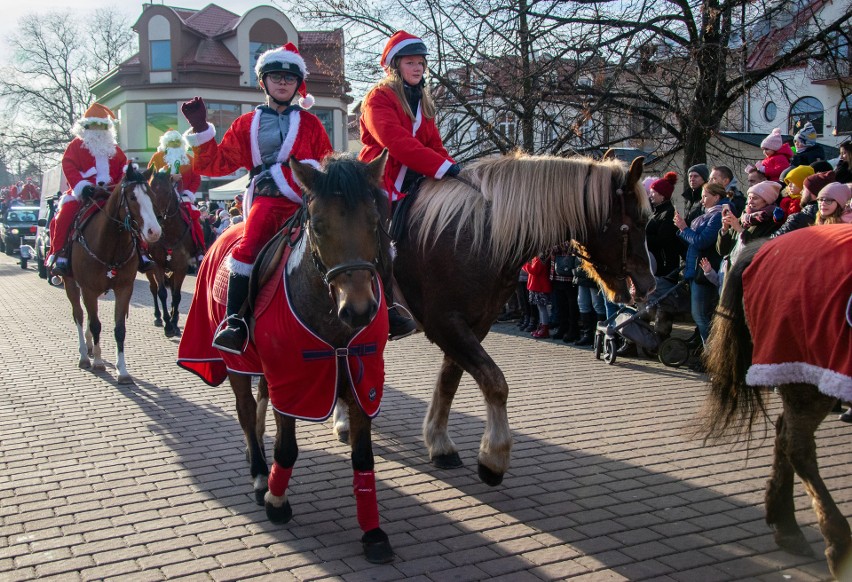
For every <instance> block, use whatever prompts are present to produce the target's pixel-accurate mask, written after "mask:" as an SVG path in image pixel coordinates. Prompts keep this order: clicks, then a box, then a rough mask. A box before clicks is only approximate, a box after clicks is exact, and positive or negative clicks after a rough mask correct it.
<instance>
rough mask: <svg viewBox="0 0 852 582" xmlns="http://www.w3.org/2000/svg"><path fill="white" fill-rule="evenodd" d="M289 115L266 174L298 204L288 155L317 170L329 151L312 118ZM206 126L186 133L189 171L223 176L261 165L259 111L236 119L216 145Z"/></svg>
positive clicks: (320, 127)
mask: <svg viewBox="0 0 852 582" xmlns="http://www.w3.org/2000/svg"><path fill="white" fill-rule="evenodd" d="M289 115H290V129H289V131H288V132H287V136H286V137H285V138H284V143H282V144H281V149H280V150H279V151H278V158H277V159H278V162H280V163H279V164H278V165H276V166H274V167H272V168H270V171H271V173H272V176H273V178H275V183H276V185H277V186H278V189H279V190H280V191H281V193H282V194H283V195H284V196H285V197H287V198H288V199H290V200H292V201H293V202H297V203H301V201H302V190H301V189H300V188H299V185H298V184H297V183H296V181H295V180H294V179H293V174H292V172H291V171H290V166H289V165H288V161H289V159H290V156H295V157H296V159H297V160H299V161H301V162H308V163H312V164H313V165H316V166H317V167H319V164H320V162H321V161H322V160H323V158H325V156H327V155H328V154H330V153H331V152H332V147H331V142H330V141H329V139H328V134H327V133H326V132H325V128H324V127H323V125H322V122H321V121H320V120H319V118H317V116H316V115H313V114H312V113H308V112H307V111H301V110H298V109H296V110H293V111H291V112H290V114H289ZM207 126H208V127H207V130H206V131H203V132H201V133H187V134H186V139H187V141H188V142H189V145H191V146H192V147H193V152H194V153H195V157H194V159H193V161H192V169H193V170H195V171H196V172H198V173H199V174H201V175H203V176H226V175H228V174H230V173H232V172H234V171H235V170H237V169H239V168H245V169H247V170H251V169H252V168H254V167H255V166H259V165H260V164H262V163H263V160H262V159H261V157H260V148H259V146H258V129H259V128H260V110H259V108H258V109H255V110H254V111H253V112H251V113H246V114H244V115H241V116H239V117H238V118H237V119H236V121H234V123H233V124H232V125H231V127H230V128H229V129H228V131H226V132H225V135H224V137H222V143H219V144H217V143H216V140H215V137H216V129H215V128H214V127H213V125H212V124H209V123H208V124H207ZM249 192H251V189H249ZM246 198H250V196H247V197H246ZM243 204H245V206H246V211H247V212H248V211H249V210H250V208H249V207H250V205H251V201H250V199H249V200H245V201H244V202H243Z"/></svg>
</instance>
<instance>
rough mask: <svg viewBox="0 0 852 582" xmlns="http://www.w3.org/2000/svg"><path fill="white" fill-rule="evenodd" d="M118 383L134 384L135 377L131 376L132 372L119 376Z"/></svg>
mask: <svg viewBox="0 0 852 582" xmlns="http://www.w3.org/2000/svg"><path fill="white" fill-rule="evenodd" d="M118 383H119V384H133V378H132V377H131V376H130V374H126V375H123V376H119V377H118Z"/></svg>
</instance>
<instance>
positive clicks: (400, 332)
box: [385, 277, 417, 341]
mask: <svg viewBox="0 0 852 582" xmlns="http://www.w3.org/2000/svg"><path fill="white" fill-rule="evenodd" d="M385 302H386V303H387V305H388V328H389V329H388V339H389V340H390V341H393V340H398V339H402V338H404V337H408V336H410V335H411V334H413V333H417V324H416V323H414V320H412V319H411V318H410V317H408V316H407V315H406V314H405V311H404V310H403V309H401V307H400V306H398V305H396V304H395V303H394V302H393V277H391V279H390V282H389V284H388V285H385Z"/></svg>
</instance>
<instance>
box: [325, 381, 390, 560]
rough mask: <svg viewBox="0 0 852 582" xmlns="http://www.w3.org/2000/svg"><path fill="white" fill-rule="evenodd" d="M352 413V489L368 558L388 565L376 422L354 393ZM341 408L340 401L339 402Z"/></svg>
mask: <svg viewBox="0 0 852 582" xmlns="http://www.w3.org/2000/svg"><path fill="white" fill-rule="evenodd" d="M345 400H346V401H347V407H348V409H349V442H350V445H351V446H352V470H353V478H352V489H353V490H354V492H355V504H356V509H357V515H358V525H359V526H360V527H361V531H363V532H364V535H363V536H361V545H362V546H363V548H364V557H365V558H366V560H367V561H368V562H370V563H372V564H387V563H388V562H392V561H393V558H394V553H393V549H392V548H391V545H390V540H389V539H388V536H387V534H386V533H385V532H384V531H383V530H382V528H380V527H379V503H378V500H377V499H376V475H375V473H374V471H373V468H374V461H373V442H372V437H371V434H370V431H371V428H372V421H371V420H370V417H369V416H367V415H366V414H364V411H363V410H361V408H360V407H359V406H358V404H357V403H356V402H355V398H354V397H352V395H351V392H350V393H349V394H348V396H347V397H346V398H345ZM338 404H340V400H338Z"/></svg>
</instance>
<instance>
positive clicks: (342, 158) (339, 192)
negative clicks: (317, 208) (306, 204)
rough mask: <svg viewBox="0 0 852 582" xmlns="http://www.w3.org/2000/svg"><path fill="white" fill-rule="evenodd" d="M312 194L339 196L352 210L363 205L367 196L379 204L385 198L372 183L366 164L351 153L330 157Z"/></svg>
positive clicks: (319, 175) (319, 196)
mask: <svg viewBox="0 0 852 582" xmlns="http://www.w3.org/2000/svg"><path fill="white" fill-rule="evenodd" d="M365 185H366V187H365ZM310 192H311V195H312V196H315V197H317V198H323V197H326V196H338V197H340V198H342V199H343V203H344V206H345V207H346V208H347V209H350V210H351V209H353V208H355V207H356V206H357V205H358V204H360V203H362V202H363V200H364V198H365V196H366V195H367V194H369V196H371V197H372V198H373V201H374V202H377V203H378V202H379V201H380V200H381V199H382V198H383V195H382V193H381V190H380V188H379V187H378V186H377V185H375V184H373V183H372V182H371V181H370V177H369V176H368V175H367V166H366V164H364V163H363V162H360V161H358V159H357V158H355V157H354V156H353V155H352V154H349V153H341V154H333V155H330V156H328V157H327V158H326V159H325V160H324V162H323V167H322V172H317V174H316V177H315V179H314V183H313V186H312V188H311V190H310Z"/></svg>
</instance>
